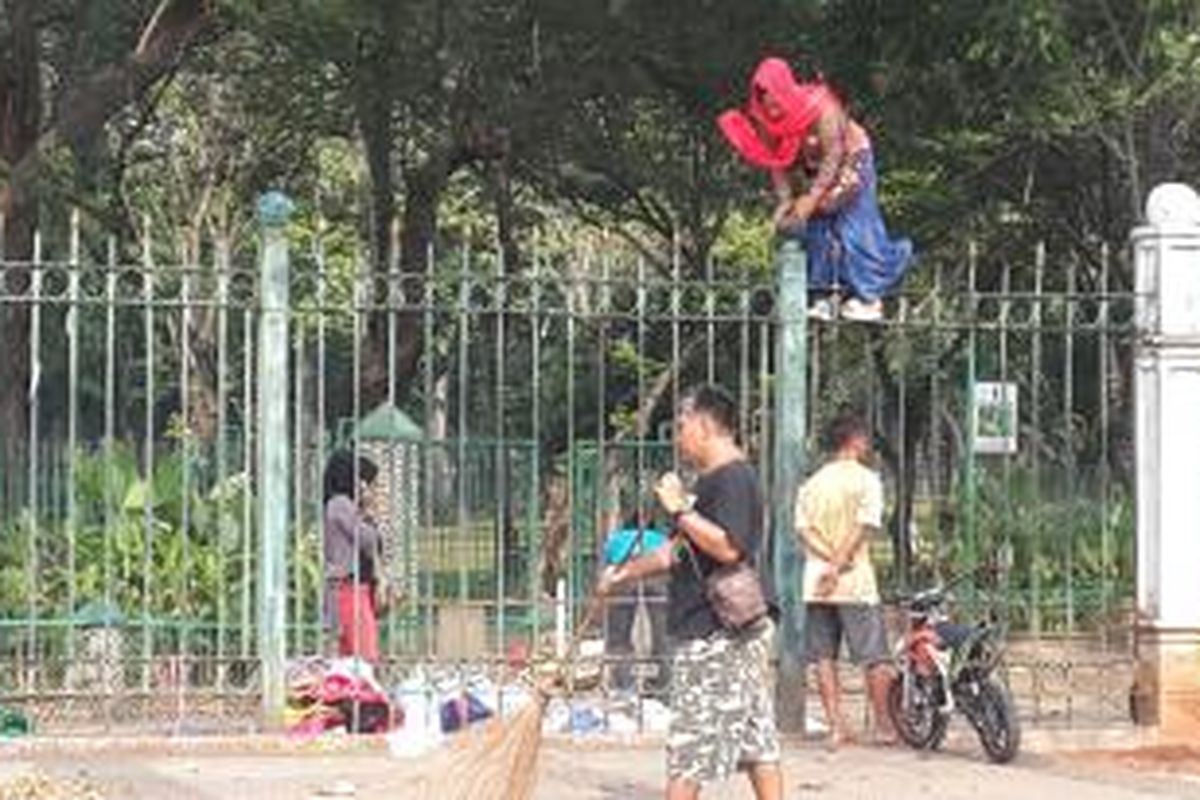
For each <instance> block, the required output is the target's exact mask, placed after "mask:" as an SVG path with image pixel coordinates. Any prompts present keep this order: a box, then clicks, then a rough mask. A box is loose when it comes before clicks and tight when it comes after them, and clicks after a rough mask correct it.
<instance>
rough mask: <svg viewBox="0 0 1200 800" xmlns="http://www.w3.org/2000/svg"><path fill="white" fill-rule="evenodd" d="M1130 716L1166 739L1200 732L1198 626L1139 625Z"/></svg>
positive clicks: (1199, 635) (1199, 733)
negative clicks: (1152, 727)
mask: <svg viewBox="0 0 1200 800" xmlns="http://www.w3.org/2000/svg"><path fill="white" fill-rule="evenodd" d="M1132 703H1133V717H1134V720H1135V721H1137V722H1138V723H1139V724H1143V725H1153V726H1155V727H1157V729H1158V732H1159V734H1160V736H1162V737H1163V738H1167V739H1187V740H1189V741H1195V739H1196V737H1197V735H1200V629H1197V628H1188V629H1164V628H1156V627H1142V628H1139V629H1138V633H1137V670H1136V675H1135V678H1134V686H1133V696H1132Z"/></svg>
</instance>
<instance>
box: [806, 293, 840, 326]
mask: <svg viewBox="0 0 1200 800" xmlns="http://www.w3.org/2000/svg"><path fill="white" fill-rule="evenodd" d="M836 316H837V306H836V305H834V302H833V300H831V299H829V298H828V297H822V298H821V299H820V300H817V301H816V302H814V303H813V304H812V305H811V306H809V307H808V318H809V319H815V320H818V321H819V322H832V321H833V318H834V317H836Z"/></svg>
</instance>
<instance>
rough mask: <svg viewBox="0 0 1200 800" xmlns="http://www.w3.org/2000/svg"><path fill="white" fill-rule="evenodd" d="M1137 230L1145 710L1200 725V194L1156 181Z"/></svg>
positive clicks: (1138, 715)
mask: <svg viewBox="0 0 1200 800" xmlns="http://www.w3.org/2000/svg"><path fill="white" fill-rule="evenodd" d="M1146 218H1147V220H1148V224H1147V225H1145V226H1142V227H1139V228H1137V229H1136V230H1134V231H1133V236H1132V239H1133V248H1134V261H1135V264H1134V266H1135V270H1136V288H1137V299H1136V320H1137V328H1138V340H1137V354H1136V377H1135V391H1136V395H1135V402H1136V407H1137V420H1136V431H1137V628H1136V636H1137V640H1136V646H1137V676H1136V679H1135V684H1134V704H1133V705H1134V716H1135V719H1136V720H1137V721H1138V722H1141V723H1143V724H1154V725H1157V726H1158V728H1159V732H1160V733H1161V734H1164V735H1167V736H1180V735H1183V736H1194V735H1195V734H1196V733H1198V732H1200V684H1198V683H1197V681H1196V673H1197V669H1198V668H1200V581H1197V580H1196V572H1197V569H1200V536H1197V533H1196V525H1197V520H1200V414H1198V413H1197V406H1196V403H1197V398H1200V196H1197V194H1196V192H1194V191H1193V190H1192V189H1191V188H1190V187H1188V186H1184V185H1182V184H1163V185H1160V186H1157V187H1155V189H1154V191H1152V192H1151V193H1150V197H1149V199H1148V200H1147V202H1146Z"/></svg>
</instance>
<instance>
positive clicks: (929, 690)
mask: <svg viewBox="0 0 1200 800" xmlns="http://www.w3.org/2000/svg"><path fill="white" fill-rule="evenodd" d="M910 680H911V681H912V697H911V698H910V699H911V702H910V703H909V707H908V708H905V707H904V676H897V677H896V679H895V680H893V681H892V685H891V686H889V687H888V697H887V699H888V715H889V716H890V717H891V718H892V725H893V727H895V729H896V733H897V735H899V737H900V738H901V739H902V740H903V741H904V743H905V744H907V745H908V746H909V747H912V748H914V749H916V750H937V749H938V748H939V747H941V746H942V742H943V741H945V739H946V726H947V725H948V724H949V722H950V719H949V716H948V715H947V714H946V713H945V712H943V711H941V710H940V708H939V705H940V703H939V702H938V699H937V697H936V694H935V690H934V684H933V681H932V680H930V679H927V678H922V677H920V676H916V675H913V676H910Z"/></svg>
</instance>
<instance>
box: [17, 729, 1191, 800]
mask: <svg viewBox="0 0 1200 800" xmlns="http://www.w3.org/2000/svg"><path fill="white" fill-rule="evenodd" d="M951 744H952V746H951V749H950V750H949V751H948V752H944V753H937V754H931V755H930V754H915V753H912V752H909V751H905V750H881V749H868V748H851V749H847V750H843V751H840V752H837V753H829V752H826V751H825V750H824V749H823V748H822V747H821V746H820V745H817V744H812V743H808V742H805V743H791V744H789V746H788V747H787V748H786V751H785V770H786V777H787V782H788V791H787V797H788V798H789V800H822V799H823V798H830V799H831V800H832V798H838V800H843V799H844V800H854V799H855V798H862V800H867V799H868V798H870V799H871V800H875V799H876V798H878V799H879V800H930V798H938V800H993V798H995V799H999V798H1020V800H1031V799H1035V798H1052V799H1056V798H1061V800H1155V799H1158V800H1165V798H1176V799H1178V800H1191V799H1192V798H1195V800H1200V777H1197V776H1196V775H1190V774H1187V773H1186V772H1175V773H1174V774H1167V773H1165V772H1164V773H1158V772H1155V771H1145V770H1134V769H1130V768H1128V765H1127V764H1125V763H1123V760H1122V759H1117V758H1114V759H1112V761H1111V763H1109V762H1108V761H1106V760H1104V759H1097V758H1096V757H1095V756H1091V757H1088V758H1086V759H1085V758H1077V757H1073V756H1066V755H1058V756H1055V755H1044V754H1031V755H1024V756H1022V757H1021V758H1020V759H1018V760H1017V762H1016V763H1014V764H1011V765H1009V766H1004V767H995V766H992V765H989V764H987V763H985V762H983V761H982V760H981V757H980V754H979V753H978V752H977V751H976V750H975V748H974V747H972V743H970V742H966V741H960V742H957V743H953V742H952V743H951ZM429 765H430V762H429V761H428V760H426V761H416V762H414V761H411V760H396V759H393V758H391V757H389V756H388V755H386V754H385V753H381V752H361V751H360V752H344V753H320V752H310V753H294V752H293V753H280V754H248V755H239V754H236V753H228V752H221V753H217V754H203V755H201V754H198V755H194V756H185V755H161V754H154V753H153V752H145V751H136V752H119V751H116V752H109V753H94V752H93V753H76V754H65V753H54V752H39V753H36V754H33V755H30V756H28V757H25V758H19V759H11V760H6V761H5V762H3V763H0V800H6V798H7V797H8V795H6V794H5V793H4V789H3V787H4V786H5V784H6V783H11V781H13V779H14V778H16V777H18V776H22V775H26V776H27V775H29V774H30V773H38V774H40V775H42V776H49V777H51V778H53V779H55V780H59V781H67V780H70V781H75V782H81V781H82V782H85V783H87V784H90V785H91V786H93V787H94V788H95V789H97V790H99V793H100V796H102V797H104V798H105V800H142V799H143V798H144V799H145V800H151V799H153V800H193V799H195V800H210V799H215V798H221V799H222V800H230V799H233V798H247V799H248V800H274V798H279V799H280V800H317V798H323V797H354V798H389V800H390V798H404V797H413V796H414V794H413V792H412V788H411V787H413V786H414V785H415V782H416V780H417V779H418V777H419V776H421V775H423V774H428V771H429ZM437 777H438V776H436V775H435V776H434V779H435V782H436V779H437ZM26 782H28V779H26ZM662 782H663V758H662V751H661V749H660V747H659V746H656V745H637V746H615V745H599V746H597V745H586V744H573V743H571V742H569V741H552V742H547V743H545V744H544V745H543V751H542V761H541V780H540V782H539V785H538V793H537V798H538V800H651V799H652V798H659V797H661V796H662ZM339 789H340V790H342V791H343V792H345V791H348V790H349V791H352V793H351V794H340V795H339V794H336V790H339ZM11 796H12V797H18V796H20V797H22V798H24V797H26V795H11ZM45 796H46V797H54V798H56V800H57V798H58V797H59V795H51V794H47V795H45ZM62 796H63V797H67V796H68V795H62ZM80 796H87V795H80ZM418 796H419V795H418ZM433 796H434V797H436V796H437V795H436V794H434V795H433ZM29 797H30V800H33V797H34V796H29ZM704 797H705V798H706V800H707V798H727V799H728V800H740V798H751V797H752V794H751V793H750V792H749V790H748V784H747V782H746V781H745V779H742V778H738V779H734V780H732V781H730V782H729V783H728V784H726V785H720V786H714V787H712V788H711V789H710V790H708V791H706V792H705V794H704Z"/></svg>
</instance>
